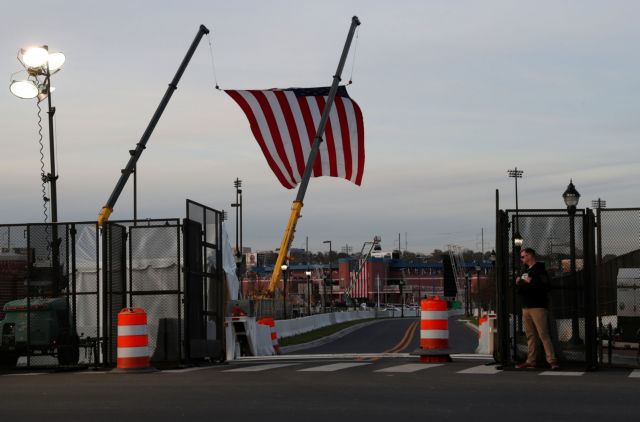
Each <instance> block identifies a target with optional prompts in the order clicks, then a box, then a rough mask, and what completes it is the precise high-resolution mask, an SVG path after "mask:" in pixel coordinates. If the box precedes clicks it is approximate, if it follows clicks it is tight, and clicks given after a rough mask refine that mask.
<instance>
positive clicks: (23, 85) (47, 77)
mask: <svg viewBox="0 0 640 422" xmlns="http://www.w3.org/2000/svg"><path fill="white" fill-rule="evenodd" d="M17 58H18V61H19V62H20V63H21V64H22V66H23V67H24V69H25V70H24V71H25V72H26V73H27V79H23V80H14V79H13V76H14V75H16V74H18V73H21V72H22V71H20V72H16V73H14V74H13V75H12V81H11V84H10V86H9V89H10V91H11V93H12V94H13V95H15V96H16V97H18V98H23V99H31V98H36V99H37V105H38V117H40V102H41V101H42V100H44V99H45V98H46V99H47V108H48V109H47V114H48V115H49V119H48V120H49V165H50V168H51V171H50V173H48V174H45V173H44V162H43V163H42V174H41V175H40V177H41V180H42V183H43V191H44V184H45V183H49V190H50V192H51V198H50V199H49V198H47V197H46V196H45V195H44V192H43V197H42V199H43V201H44V203H45V223H46V203H47V202H49V201H50V202H51V223H57V222H58V190H57V185H56V181H57V180H58V175H57V174H56V158H55V151H56V149H55V142H54V128H53V117H54V115H55V113H56V108H55V107H53V106H52V104H51V93H52V92H53V90H54V89H55V88H53V87H52V86H51V76H52V75H53V74H55V73H57V72H58V71H59V70H60V69H61V68H62V65H63V64H64V61H65V56H64V54H62V53H59V52H57V53H50V52H49V47H48V46H46V45H43V46H41V47H31V48H26V49H25V48H21V49H20V50H19V51H18V57H17ZM38 125H39V123H38ZM40 142H42V137H41V138H40ZM40 146H41V147H42V143H41V144H40ZM51 232H52V233H51V237H52V241H51V264H52V265H51V266H52V269H53V277H52V287H53V291H54V294H56V295H57V294H58V293H59V290H60V288H61V286H60V278H61V277H60V276H61V275H60V249H59V248H60V246H59V239H58V227H57V225H56V224H52V227H51ZM29 296H30V295H29ZM28 306H29V305H28Z"/></svg>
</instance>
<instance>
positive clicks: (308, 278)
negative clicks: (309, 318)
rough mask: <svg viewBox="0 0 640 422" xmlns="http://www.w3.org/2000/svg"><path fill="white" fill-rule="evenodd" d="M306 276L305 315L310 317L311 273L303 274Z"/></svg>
mask: <svg viewBox="0 0 640 422" xmlns="http://www.w3.org/2000/svg"><path fill="white" fill-rule="evenodd" d="M304 273H305V274H306V276H307V315H311V290H310V288H309V286H310V285H311V271H305V272H304Z"/></svg>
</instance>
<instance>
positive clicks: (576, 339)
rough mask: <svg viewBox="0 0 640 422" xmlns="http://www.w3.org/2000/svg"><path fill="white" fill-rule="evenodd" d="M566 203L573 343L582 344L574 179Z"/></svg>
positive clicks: (571, 181)
mask: <svg viewBox="0 0 640 422" xmlns="http://www.w3.org/2000/svg"><path fill="white" fill-rule="evenodd" d="M562 198H563V199H564V203H565V205H566V206H567V213H568V214H569V236H570V237H569V253H570V255H571V257H570V261H571V262H570V265H571V280H572V284H573V306H574V315H573V317H572V318H571V343H572V344H580V343H581V341H580V331H579V328H580V327H579V324H578V280H577V278H576V227H575V215H576V207H577V206H578V202H579V201H580V193H578V191H577V190H576V187H575V186H574V185H573V179H571V180H570V181H569V186H567V190H565V191H564V193H563V194H562Z"/></svg>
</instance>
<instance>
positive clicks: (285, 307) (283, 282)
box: [280, 264, 287, 319]
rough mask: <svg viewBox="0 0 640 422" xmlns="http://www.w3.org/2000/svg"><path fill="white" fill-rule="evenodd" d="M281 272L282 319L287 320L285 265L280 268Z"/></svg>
mask: <svg viewBox="0 0 640 422" xmlns="http://www.w3.org/2000/svg"><path fill="white" fill-rule="evenodd" d="M280 269H281V270H282V284H283V286H282V287H283V289H282V319H287V264H282V266H280Z"/></svg>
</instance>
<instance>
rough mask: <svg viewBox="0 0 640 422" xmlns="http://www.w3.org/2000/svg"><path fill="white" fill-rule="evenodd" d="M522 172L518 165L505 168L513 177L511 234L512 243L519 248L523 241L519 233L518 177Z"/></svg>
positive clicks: (519, 177) (520, 176) (520, 177)
mask: <svg viewBox="0 0 640 422" xmlns="http://www.w3.org/2000/svg"><path fill="white" fill-rule="evenodd" d="M523 173H524V171H522V170H518V167H516V168H514V169H513V170H507V174H508V175H509V177H513V180H514V181H515V186H516V227H515V230H516V233H515V235H514V236H513V243H514V244H515V245H516V246H517V247H518V248H520V247H521V246H522V243H523V239H522V236H521V235H520V221H519V217H520V216H519V211H518V210H519V207H518V179H522V174H523Z"/></svg>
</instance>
